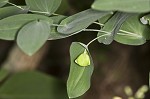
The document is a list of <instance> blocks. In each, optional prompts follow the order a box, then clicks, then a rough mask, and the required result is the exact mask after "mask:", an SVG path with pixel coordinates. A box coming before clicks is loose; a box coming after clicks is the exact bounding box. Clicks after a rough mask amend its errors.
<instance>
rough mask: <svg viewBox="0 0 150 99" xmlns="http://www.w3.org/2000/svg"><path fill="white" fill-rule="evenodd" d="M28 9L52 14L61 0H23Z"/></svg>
mask: <svg viewBox="0 0 150 99" xmlns="http://www.w3.org/2000/svg"><path fill="white" fill-rule="evenodd" d="M25 1H26V4H27V6H29V8H30V10H33V11H40V12H46V13H47V14H48V15H51V14H53V13H54V12H55V11H56V10H57V9H58V7H59V6H60V4H61V1H62V0H25Z"/></svg>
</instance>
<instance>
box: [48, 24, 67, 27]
mask: <svg viewBox="0 0 150 99" xmlns="http://www.w3.org/2000/svg"><path fill="white" fill-rule="evenodd" d="M51 25H52V26H58V27H59V26H65V25H59V24H51Z"/></svg>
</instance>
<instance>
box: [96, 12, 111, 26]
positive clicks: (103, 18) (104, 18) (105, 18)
mask: <svg viewBox="0 0 150 99" xmlns="http://www.w3.org/2000/svg"><path fill="white" fill-rule="evenodd" d="M112 16H113V14H108V15H106V16H105V17H102V18H100V19H99V20H98V22H99V23H100V24H101V25H102V26H104V24H105V23H106V22H107V21H108V20H109V19H110V18H111V17H112Z"/></svg>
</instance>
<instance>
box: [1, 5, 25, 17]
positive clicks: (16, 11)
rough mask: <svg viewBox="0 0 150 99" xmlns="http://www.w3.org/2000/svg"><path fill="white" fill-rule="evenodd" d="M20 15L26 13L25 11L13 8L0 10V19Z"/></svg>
mask: <svg viewBox="0 0 150 99" xmlns="http://www.w3.org/2000/svg"><path fill="white" fill-rule="evenodd" d="M24 8H25V7H24ZM22 13H27V10H22V9H19V8H17V7H15V6H8V7H3V8H0V19H3V18H6V17H8V16H12V15H16V14H22Z"/></svg>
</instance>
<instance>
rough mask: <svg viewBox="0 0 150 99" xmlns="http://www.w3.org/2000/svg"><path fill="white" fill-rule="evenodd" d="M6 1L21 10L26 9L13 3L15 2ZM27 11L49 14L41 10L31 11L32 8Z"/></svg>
mask: <svg viewBox="0 0 150 99" xmlns="http://www.w3.org/2000/svg"><path fill="white" fill-rule="evenodd" d="M6 2H7V1H6ZM7 3H8V4H10V5H12V6H15V7H17V8H19V9H21V10H26V9H24V8H22V7H21V6H18V5H15V4H13V3H11V2H7ZM28 11H30V12H33V13H41V14H48V15H49V12H41V11H33V10H28Z"/></svg>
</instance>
